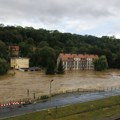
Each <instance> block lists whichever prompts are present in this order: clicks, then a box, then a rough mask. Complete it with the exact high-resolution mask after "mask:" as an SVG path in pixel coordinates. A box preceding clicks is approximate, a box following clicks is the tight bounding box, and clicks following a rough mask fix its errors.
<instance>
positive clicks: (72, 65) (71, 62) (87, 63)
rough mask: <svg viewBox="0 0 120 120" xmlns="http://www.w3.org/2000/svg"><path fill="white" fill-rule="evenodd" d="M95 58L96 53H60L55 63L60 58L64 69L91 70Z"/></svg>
mask: <svg viewBox="0 0 120 120" xmlns="http://www.w3.org/2000/svg"><path fill="white" fill-rule="evenodd" d="M97 58H98V56H97V55H88V54H65V53H60V55H59V57H58V59H57V64H59V61H60V59H61V60H62V61H63V67H64V69H65V70H84V69H86V70H91V69H94V64H93V61H94V59H97Z"/></svg>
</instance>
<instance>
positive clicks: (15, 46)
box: [9, 45, 20, 51]
mask: <svg viewBox="0 0 120 120" xmlns="http://www.w3.org/2000/svg"><path fill="white" fill-rule="evenodd" d="M9 49H11V50H12V49H15V50H16V51H19V50H20V47H19V46H17V45H13V46H9Z"/></svg>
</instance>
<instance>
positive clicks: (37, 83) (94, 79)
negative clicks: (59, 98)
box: [0, 70, 120, 102]
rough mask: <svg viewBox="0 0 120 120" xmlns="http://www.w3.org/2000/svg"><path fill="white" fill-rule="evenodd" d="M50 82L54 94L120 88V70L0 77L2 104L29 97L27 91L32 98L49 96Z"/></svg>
mask: <svg viewBox="0 0 120 120" xmlns="http://www.w3.org/2000/svg"><path fill="white" fill-rule="evenodd" d="M50 80H53V82H52V83H51V88H52V93H58V92H61V91H66V90H71V89H72V90H74V89H78V88H82V89H96V88H97V89H98V88H111V87H114V88H119V87H120V70H107V71H104V72H96V71H67V72H66V74H64V75H45V74H44V72H42V71H39V72H21V71H16V74H15V75H14V76H12V75H11V74H8V75H5V76H0V102H8V101H12V100H17V99H23V98H26V97H27V89H29V91H30V97H31V98H32V97H33V93H35V94H36V96H41V95H45V94H49V92H50Z"/></svg>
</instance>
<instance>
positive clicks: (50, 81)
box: [50, 80, 53, 102]
mask: <svg viewBox="0 0 120 120" xmlns="http://www.w3.org/2000/svg"><path fill="white" fill-rule="evenodd" d="M52 82H53V80H50V102H51V88H52Z"/></svg>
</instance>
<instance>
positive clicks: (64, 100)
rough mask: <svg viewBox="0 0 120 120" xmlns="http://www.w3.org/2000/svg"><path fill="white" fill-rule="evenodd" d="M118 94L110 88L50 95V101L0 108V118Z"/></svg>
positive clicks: (119, 92)
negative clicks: (104, 90) (107, 89)
mask: <svg viewBox="0 0 120 120" xmlns="http://www.w3.org/2000/svg"><path fill="white" fill-rule="evenodd" d="M116 95H120V90H112V91H106V92H96V93H87V94H82V95H81V94H80V93H73V94H72V93H69V94H63V95H58V96H55V97H52V99H51V101H50V100H48V101H46V102H40V103H36V104H30V105H26V106H22V107H20V108H18V107H14V108H12V109H11V108H4V109H3V108H0V119H4V118H8V117H13V116H20V115H24V114H28V113H32V112H35V111H41V110H44V109H49V108H54V107H56V106H57V107H60V106H67V105H71V104H75V103H83V102H87V101H93V100H98V99H103V98H107V97H110V96H116Z"/></svg>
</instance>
